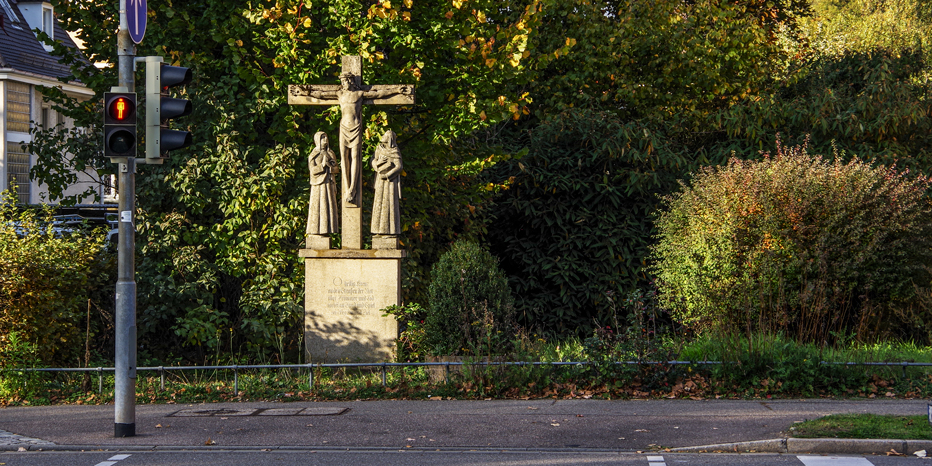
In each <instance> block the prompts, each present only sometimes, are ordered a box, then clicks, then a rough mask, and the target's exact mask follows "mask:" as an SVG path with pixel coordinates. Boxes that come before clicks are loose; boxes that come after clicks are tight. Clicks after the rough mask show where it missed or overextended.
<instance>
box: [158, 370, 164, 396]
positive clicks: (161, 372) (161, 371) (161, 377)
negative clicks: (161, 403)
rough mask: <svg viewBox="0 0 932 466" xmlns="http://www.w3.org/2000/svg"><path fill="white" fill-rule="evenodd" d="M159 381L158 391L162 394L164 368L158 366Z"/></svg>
mask: <svg viewBox="0 0 932 466" xmlns="http://www.w3.org/2000/svg"><path fill="white" fill-rule="evenodd" d="M159 379H160V383H159V389H160V390H161V391H163V392H164V391H165V368H164V367H162V366H159Z"/></svg>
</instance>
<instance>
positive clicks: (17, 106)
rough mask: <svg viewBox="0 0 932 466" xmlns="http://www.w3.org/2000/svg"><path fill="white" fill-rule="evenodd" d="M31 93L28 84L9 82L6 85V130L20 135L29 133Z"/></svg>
mask: <svg viewBox="0 0 932 466" xmlns="http://www.w3.org/2000/svg"><path fill="white" fill-rule="evenodd" d="M31 97H32V96H31V93H30V89H29V85H28V84H23V83H17V82H12V81H7V83H6V114H7V117H6V118H7V120H6V129H7V131H17V132H20V133H28V132H29V120H31V119H32V118H30V117H31V115H32V105H30V104H31V101H32V99H31Z"/></svg>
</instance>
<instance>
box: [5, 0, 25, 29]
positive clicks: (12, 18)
mask: <svg viewBox="0 0 932 466" xmlns="http://www.w3.org/2000/svg"><path fill="white" fill-rule="evenodd" d="M0 7H3V13H4V16H6V21H7V24H10V23H12V24H13V27H15V28H16V29H22V28H21V27H20V26H19V16H16V15H14V14H13V7H11V6H10V2H9V1H8V0H0Z"/></svg>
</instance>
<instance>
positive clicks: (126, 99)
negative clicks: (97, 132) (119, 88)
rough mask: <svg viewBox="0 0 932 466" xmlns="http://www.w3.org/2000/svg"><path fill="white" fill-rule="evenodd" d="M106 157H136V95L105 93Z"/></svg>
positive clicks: (131, 93) (132, 93)
mask: <svg viewBox="0 0 932 466" xmlns="http://www.w3.org/2000/svg"><path fill="white" fill-rule="evenodd" d="M104 155H105V156H107V157H135V156H136V93H135V92H105V93H104Z"/></svg>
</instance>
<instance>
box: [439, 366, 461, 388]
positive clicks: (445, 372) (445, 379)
mask: <svg viewBox="0 0 932 466" xmlns="http://www.w3.org/2000/svg"><path fill="white" fill-rule="evenodd" d="M460 372H462V368H460ZM443 383H445V384H447V385H449V384H450V363H449V362H447V363H446V364H444V366H443Z"/></svg>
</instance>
